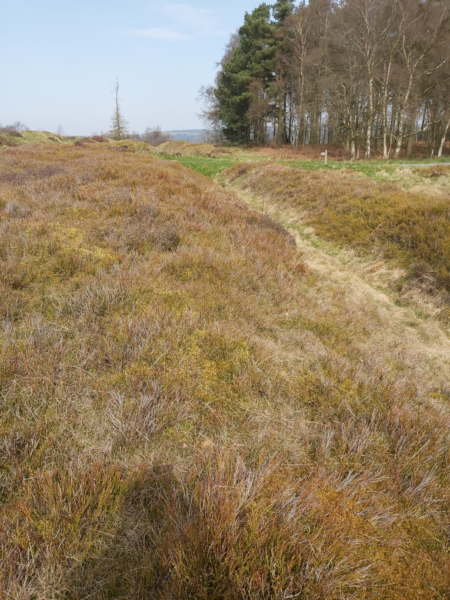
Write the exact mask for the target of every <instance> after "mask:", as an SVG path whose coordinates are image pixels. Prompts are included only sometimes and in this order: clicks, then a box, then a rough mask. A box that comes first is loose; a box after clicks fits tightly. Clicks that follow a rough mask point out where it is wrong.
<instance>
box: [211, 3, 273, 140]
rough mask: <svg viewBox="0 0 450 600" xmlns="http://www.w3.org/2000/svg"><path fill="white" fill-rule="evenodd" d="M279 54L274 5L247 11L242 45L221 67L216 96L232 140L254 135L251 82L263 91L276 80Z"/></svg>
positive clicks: (241, 34)
mask: <svg viewBox="0 0 450 600" xmlns="http://www.w3.org/2000/svg"><path fill="white" fill-rule="evenodd" d="M275 54H276V40H275V31H274V27H273V24H272V22H271V7H270V6H269V5H267V4H261V6H259V7H258V8H256V9H255V10H254V11H253V12H252V13H246V15H245V20H244V25H243V26H242V27H241V28H240V29H239V44H238V46H237V48H236V49H235V50H234V52H233V55H232V57H231V58H230V60H228V61H227V62H226V63H225V64H224V65H223V69H222V74H221V77H220V82H219V85H218V87H217V89H216V97H217V100H218V104H219V117H220V120H221V121H222V122H223V123H224V124H225V127H224V134H225V136H226V138H227V139H229V140H230V141H232V142H238V143H248V142H249V141H251V139H252V137H253V138H254V137H255V129H257V124H256V127H255V122H254V120H252V118H251V115H250V114H249V109H250V105H251V102H252V96H253V94H252V91H251V87H252V84H254V83H255V81H257V82H258V83H259V84H260V86H261V90H262V92H261V93H262V94H265V91H266V89H267V87H268V85H270V83H271V81H272V80H273V73H274V61H275Z"/></svg>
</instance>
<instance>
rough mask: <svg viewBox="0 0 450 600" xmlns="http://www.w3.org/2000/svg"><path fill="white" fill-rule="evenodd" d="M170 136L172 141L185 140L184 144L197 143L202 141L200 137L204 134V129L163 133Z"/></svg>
mask: <svg viewBox="0 0 450 600" xmlns="http://www.w3.org/2000/svg"><path fill="white" fill-rule="evenodd" d="M164 133H168V134H170V136H171V138H172V139H173V140H175V141H176V140H185V141H186V142H192V143H197V142H201V141H202V136H203V135H204V133H205V130H204V129H182V130H176V131H165V132H164Z"/></svg>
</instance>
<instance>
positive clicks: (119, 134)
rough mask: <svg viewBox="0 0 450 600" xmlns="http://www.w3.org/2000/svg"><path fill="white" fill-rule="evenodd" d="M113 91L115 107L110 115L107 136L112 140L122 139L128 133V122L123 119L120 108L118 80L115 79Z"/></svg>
mask: <svg viewBox="0 0 450 600" xmlns="http://www.w3.org/2000/svg"><path fill="white" fill-rule="evenodd" d="M114 93H115V108H114V112H113V115H112V117H111V129H110V132H109V136H110V137H111V138H113V139H114V140H123V139H124V138H125V137H126V136H127V135H128V122H127V121H126V120H125V118H124V116H123V115H122V111H121V109H120V101H119V80H117V81H116V85H115V88H114Z"/></svg>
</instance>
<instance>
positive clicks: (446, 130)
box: [438, 119, 450, 158]
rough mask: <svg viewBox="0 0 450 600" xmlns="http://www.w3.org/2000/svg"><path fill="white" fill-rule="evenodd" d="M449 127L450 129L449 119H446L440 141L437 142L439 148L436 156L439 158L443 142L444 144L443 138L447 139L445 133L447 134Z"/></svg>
mask: <svg viewBox="0 0 450 600" xmlns="http://www.w3.org/2000/svg"><path fill="white" fill-rule="evenodd" d="M449 129H450V119H449V120H448V121H447V124H446V126H445V128H444V131H443V133H442V136H441V142H440V144H439V150H438V158H441V156H442V154H443V152H444V144H445V140H446V139H447V134H448V130H449Z"/></svg>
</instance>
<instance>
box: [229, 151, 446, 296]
mask: <svg viewBox="0 0 450 600" xmlns="http://www.w3.org/2000/svg"><path fill="white" fill-rule="evenodd" d="M419 171H420V174H421V176H423V177H440V176H443V175H445V174H448V173H449V172H450V167H442V166H441V167H433V168H428V169H420V170H419ZM224 176H225V178H226V179H227V180H228V181H230V182H232V183H234V184H235V185H236V186H238V187H239V188H240V189H242V190H247V191H249V192H251V193H253V194H257V195H259V196H261V197H264V198H266V199H268V201H269V202H271V203H275V204H280V205H285V206H290V207H294V208H296V209H297V210H298V211H299V214H302V217H303V220H304V222H305V223H307V224H309V225H312V226H313V227H314V230H315V231H316V233H317V234H318V235H319V236H321V237H322V238H324V239H326V240H329V241H332V242H337V243H338V244H341V245H342V246H350V247H351V248H354V249H356V250H358V251H362V252H363V253H366V254H367V253H368V252H369V253H370V252H372V253H373V252H377V253H382V255H383V256H384V258H386V259H388V260H389V259H393V260H395V261H396V262H397V263H399V264H400V265H402V266H403V267H406V268H407V269H408V271H409V274H410V275H411V276H413V277H416V278H417V279H419V280H420V279H422V280H424V279H425V280H426V281H427V284H428V285H429V286H431V287H432V288H434V289H438V288H441V289H442V288H445V289H447V290H449V289H450V206H449V198H448V197H447V198H444V197H442V195H439V196H436V197H433V196H430V195H429V194H426V195H425V194H423V195H419V194H417V193H411V192H406V191H403V190H402V189H401V188H400V187H398V186H397V185H391V184H381V183H377V182H375V181H372V180H371V179H369V178H368V177H365V176H363V175H361V174H354V173H352V172H350V171H348V170H346V169H343V170H341V171H339V172H331V173H327V172H324V171H314V172H312V171H304V170H300V169H295V168H291V167H285V166H282V165H276V164H275V165H274V164H269V165H268V164H265V165H258V164H255V163H241V164H238V165H235V166H233V167H231V168H230V169H228V170H227V171H226V172H225V173H224ZM447 195H448V196H449V197H450V190H448V191H447Z"/></svg>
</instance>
